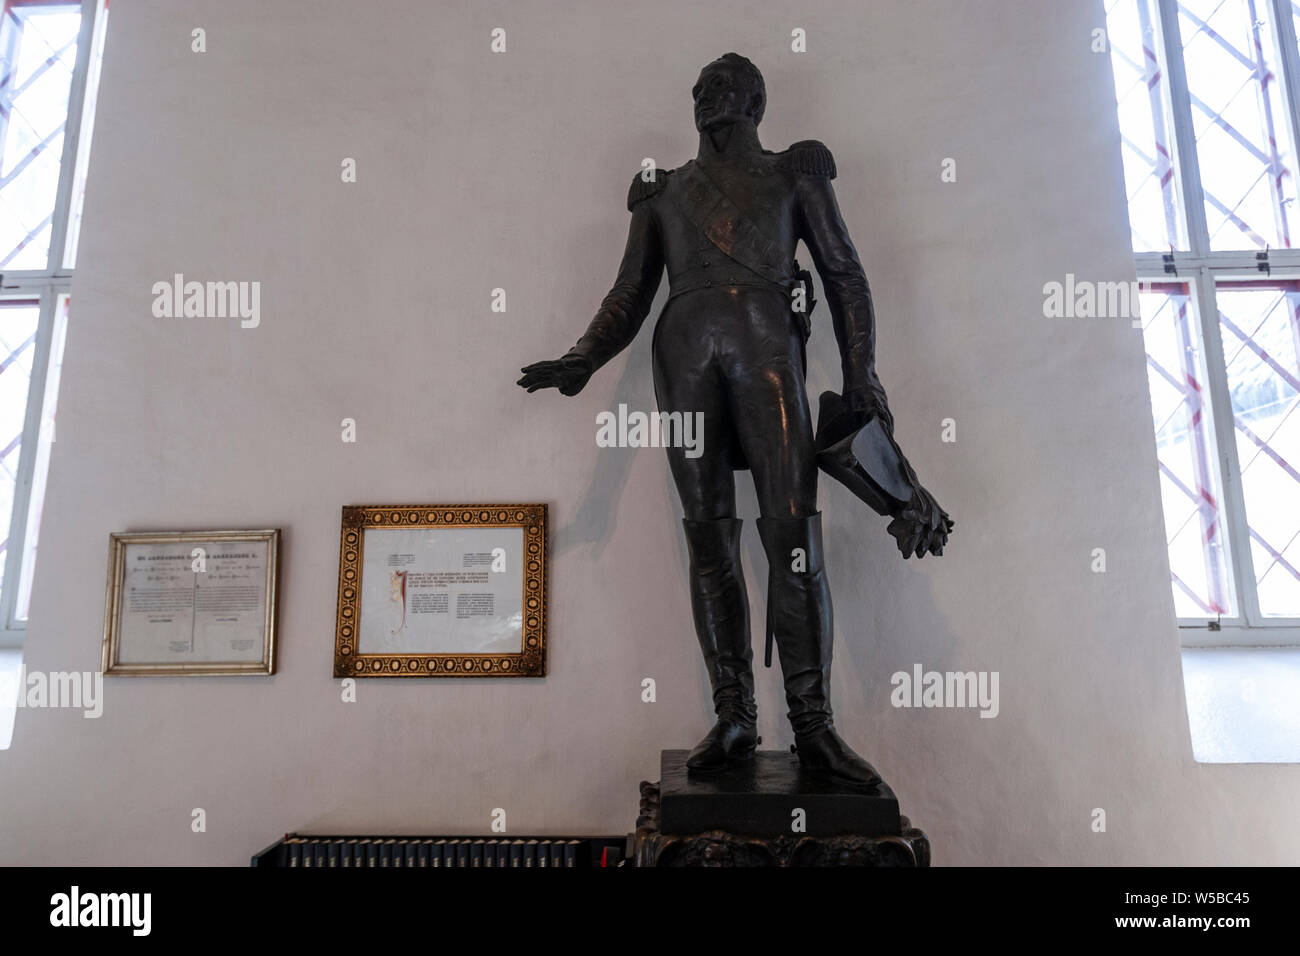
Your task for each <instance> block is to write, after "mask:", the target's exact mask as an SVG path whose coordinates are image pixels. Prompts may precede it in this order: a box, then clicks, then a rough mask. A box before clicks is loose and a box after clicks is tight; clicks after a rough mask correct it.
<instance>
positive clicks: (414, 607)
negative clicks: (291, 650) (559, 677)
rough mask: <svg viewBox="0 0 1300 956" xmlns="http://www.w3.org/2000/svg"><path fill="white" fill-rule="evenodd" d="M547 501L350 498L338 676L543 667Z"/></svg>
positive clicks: (491, 672) (487, 673) (536, 672)
mask: <svg viewBox="0 0 1300 956" xmlns="http://www.w3.org/2000/svg"><path fill="white" fill-rule="evenodd" d="M546 556H547V510H546V505H544V504H486V505H485V504H477V505H465V504H457V505H350V506H347V507H345V508H344V509H343V527H342V532H341V539H340V543H339V595H338V622H337V628H336V631H335V638H334V676H335V677H543V676H545V674H546V610H547V609H546Z"/></svg>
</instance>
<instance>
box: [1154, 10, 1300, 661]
mask: <svg viewBox="0 0 1300 956" xmlns="http://www.w3.org/2000/svg"><path fill="white" fill-rule="evenodd" d="M1261 3H1262V4H1267V6H1268V8H1269V10H1270V12H1271V13H1272V16H1273V19H1274V24H1275V30H1276V36H1277V43H1278V46H1279V47H1280V49H1279V51H1278V56H1279V58H1280V61H1281V69H1282V82H1283V84H1284V88H1285V91H1286V99H1287V107H1288V109H1287V116H1286V118H1285V121H1286V122H1288V123H1289V124H1290V132H1291V141H1292V143H1293V144H1295V151H1296V155H1295V156H1293V158H1292V164H1293V165H1300V45H1297V36H1296V30H1295V23H1294V20H1293V18H1292V6H1291V0H1261ZM1156 9H1157V11H1158V15H1159V23H1158V24H1157V28H1158V30H1159V33H1160V41H1161V43H1162V44H1163V49H1162V50H1161V52H1162V54H1163V61H1162V62H1160V63H1159V66H1160V68H1161V69H1163V70H1164V72H1165V76H1166V78H1167V79H1168V84H1169V96H1170V105H1171V112H1172V114H1173V127H1174V130H1173V132H1174V151H1175V156H1174V159H1173V169H1174V173H1175V175H1174V180H1175V182H1174V188H1175V189H1177V190H1178V191H1179V193H1180V195H1179V197H1178V198H1179V200H1180V202H1181V204H1182V207H1183V208H1182V212H1183V216H1184V227H1185V229H1186V234H1187V241H1188V247H1189V248H1188V249H1186V250H1179V249H1171V250H1170V251H1169V252H1168V253H1159V252H1137V253H1134V255H1133V259H1134V265H1135V266H1136V268H1137V278H1138V280H1139V281H1140V282H1150V283H1158V282H1184V283H1186V284H1187V285H1188V291H1189V294H1190V297H1191V300H1192V302H1193V305H1194V309H1193V311H1194V312H1195V314H1196V321H1197V322H1198V323H1199V325H1198V331H1199V333H1200V343H1201V347H1202V348H1203V349H1204V350H1205V354H1204V357H1203V358H1204V364H1205V370H1206V378H1207V382H1206V388H1207V391H1208V394H1209V405H1210V413H1211V418H1212V420H1213V425H1214V441H1215V450H1216V452H1217V458H1218V468H1219V481H1220V488H1221V489H1222V497H1223V501H1222V508H1221V512H1220V513H1221V515H1222V517H1223V521H1224V523H1225V525H1226V528H1227V532H1228V549H1227V553H1228V555H1229V558H1230V562H1231V581H1230V583H1231V586H1232V589H1233V591H1234V593H1235V595H1236V610H1237V615H1236V616H1235V617H1231V618H1228V617H1220V618H1216V619H1213V620H1209V619H1207V618H1205V617H1194V618H1185V617H1180V618H1178V627H1179V634H1180V637H1181V643H1182V645H1183V646H1184V647H1212V646H1224V645H1232V646H1296V645H1300V617H1265V616H1264V615H1263V614H1262V612H1261V611H1260V604H1259V592H1258V588H1257V585H1256V582H1255V568H1254V555H1253V554H1252V552H1251V547H1250V526H1249V524H1248V522H1247V515H1246V498H1245V494H1244V492H1243V490H1242V482H1241V463H1240V461H1239V459H1238V457H1237V440H1236V420H1235V417H1234V415H1233V410H1232V396H1231V391H1230V388H1229V385H1228V371H1227V365H1226V361H1225V358H1224V349H1223V340H1222V337H1221V333H1220V329H1219V307H1218V289H1219V287H1220V286H1226V285H1229V284H1231V283H1232V282H1234V281H1235V282H1242V281H1248V280H1260V279H1266V278H1267V279H1273V280H1278V281H1283V280H1300V248H1293V249H1272V248H1270V249H1268V250H1267V252H1266V253H1264V254H1261V253H1258V252H1256V251H1254V250H1249V249H1243V250H1241V251H1232V252H1229V251H1213V250H1211V248H1210V237H1209V228H1208V224H1207V220H1206V217H1205V194H1204V189H1203V186H1202V183H1201V173H1200V162H1199V158H1198V155H1197V149H1196V132H1195V130H1196V128H1195V125H1194V123H1193V118H1192V102H1191V94H1190V92H1189V89H1188V84H1187V72H1186V68H1185V64H1184V62H1183V42H1182V26H1181V24H1180V22H1179V17H1178V2H1177V0H1156ZM1293 172H1294V173H1295V174H1296V175H1297V178H1300V169H1296V170H1293ZM1261 255H1263V256H1264V258H1262V259H1261ZM1162 525H1163V521H1162Z"/></svg>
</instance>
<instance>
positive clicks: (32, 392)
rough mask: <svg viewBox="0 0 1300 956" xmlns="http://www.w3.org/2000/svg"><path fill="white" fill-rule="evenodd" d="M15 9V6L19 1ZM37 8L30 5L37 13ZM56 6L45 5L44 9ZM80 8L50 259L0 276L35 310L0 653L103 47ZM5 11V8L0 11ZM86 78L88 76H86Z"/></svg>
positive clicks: (90, 3) (97, 4)
mask: <svg viewBox="0 0 1300 956" xmlns="http://www.w3.org/2000/svg"><path fill="white" fill-rule="evenodd" d="M20 2H21V0H20ZM39 2H40V0H37V2H36V3H33V4H32V5H37V4H38V3H39ZM57 2H59V0H51V5H53V4H54V3H57ZM63 2H65V3H68V5H75V4H77V3H79V4H80V6H81V29H80V31H79V32H78V34H77V59H76V62H75V65H74V67H73V71H72V85H71V88H70V89H69V91H68V118H67V122H66V125H65V127H64V133H63V153H62V157H61V159H60V166H59V184H58V189H57V191H56V193H55V199H54V213H53V217H52V219H51V224H50V251H49V255H48V256H47V257H46V261H45V268H43V269H6V270H4V271H3V272H0V300H7V299H29V300H30V299H35V300H37V301H39V303H40V316H39V319H38V321H37V326H36V341H35V343H34V352H33V355H32V375H31V382H30V384H29V385H28V391H27V408H26V411H25V414H24V418H23V431H22V446H21V450H20V452H19V456H18V470H17V476H16V481H15V482H14V500H13V515H12V517H11V519H10V525H9V543H8V545H7V547H6V551H5V558H4V569H3V573H2V576H0V648H16V647H22V645H23V639H24V637H25V636H26V632H27V623H26V621H22V620H17V619H16V618H15V614H16V611H17V606H18V592H19V589H20V587H21V584H22V580H21V579H22V565H23V555H24V553H25V552H26V548H27V540H28V535H29V533H35V532H36V530H37V529H33V528H28V527H27V518H28V513H29V512H30V509H31V495H32V484H33V481H34V479H35V469H36V458H37V454H38V450H39V440H40V429H41V421H42V419H43V417H44V411H45V399H46V394H45V393H46V381H47V378H48V374H49V368H50V356H51V352H52V350H53V346H54V332H55V328H56V327H57V325H58V315H57V314H56V309H57V308H58V305H59V300H60V299H61V298H62V297H63V296H65V295H69V294H70V293H71V289H72V277H73V268H72V267H69V266H65V263H66V262H67V261H68V259H69V255H68V252H69V250H68V233H69V228H70V226H71V223H72V217H73V213H74V211H75V210H74V207H73V202H74V199H75V198H76V197H74V195H73V192H74V189H75V186H76V181H77V176H78V170H79V161H81V160H82V159H83V158H84V157H83V156H82V153H81V144H82V142H83V140H85V141H88V140H89V132H90V129H91V124H93V120H94V117H93V116H92V115H88V114H87V113H86V111H85V105H86V95H87V91H88V90H90V89H92V88H93V87H94V86H97V85H98V79H99V78H98V67H99V57H98V56H97V54H98V52H99V50H100V49H101V48H102V44H103V39H104V26H105V22H106V17H105V6H106V0H63ZM7 6H8V5H7V4H6V7H7ZM92 74H93V75H92Z"/></svg>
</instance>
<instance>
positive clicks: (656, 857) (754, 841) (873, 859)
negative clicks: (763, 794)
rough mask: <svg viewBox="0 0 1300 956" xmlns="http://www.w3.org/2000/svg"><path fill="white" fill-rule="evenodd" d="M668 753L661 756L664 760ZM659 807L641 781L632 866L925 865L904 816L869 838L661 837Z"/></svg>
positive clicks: (719, 832) (727, 833) (653, 790)
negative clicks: (894, 826) (891, 829)
mask: <svg viewBox="0 0 1300 956" xmlns="http://www.w3.org/2000/svg"><path fill="white" fill-rule="evenodd" d="M672 753H673V752H666V753H664V758H666V762H667V760H668V758H669V754H672ZM881 786H883V784H881ZM892 796H893V795H892V792H891V793H889V797H891V799H892ZM800 803H803V801H800ZM660 806H662V800H660V784H659V783H649V782H645V780H642V783H641V816H638V817H637V830H636V832H634V834H633V835H632V847H630V852H632V861H633V865H636V866H930V840H928V839H927V838H926V834H923V832H922V831H920V830H917V829H915V827H913V826H911V823H910V822H909V821H907V818H906V817H901V818H898V819H901V827H898V830H897V831H896V832H884V834H881V832H879V831H878V832H876V834H875V835H866V834H854V832H836V834H824V835H815V834H809V832H789V834H779V835H775V836H772V835H762V834H754V832H736V831H735V830H724V829H710V830H705V831H702V832H693V834H666V832H663V831H662V826H660V819H662V816H660ZM770 832H772V831H770Z"/></svg>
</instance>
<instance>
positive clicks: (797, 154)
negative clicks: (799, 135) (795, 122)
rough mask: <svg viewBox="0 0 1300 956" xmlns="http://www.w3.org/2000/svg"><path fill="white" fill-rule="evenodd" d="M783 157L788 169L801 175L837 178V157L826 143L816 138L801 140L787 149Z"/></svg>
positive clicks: (783, 162)
mask: <svg viewBox="0 0 1300 956" xmlns="http://www.w3.org/2000/svg"><path fill="white" fill-rule="evenodd" d="M781 159H782V164H783V165H784V166H785V167H786V168H787V169H792V170H794V171H795V172H796V173H800V174H801V175H804V176H824V177H825V178H826V179H834V178H835V157H834V156H832V155H831V151H830V150H829V149H827V148H826V144H824V143H821V142H818V141H817V140H815V139H804V140H800V141H799V142H797V143H795V144H794V145H793V146H791V147H790V148H789V149H787V150H786V151H785V153H784V155H783V156H782V157H781Z"/></svg>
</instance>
